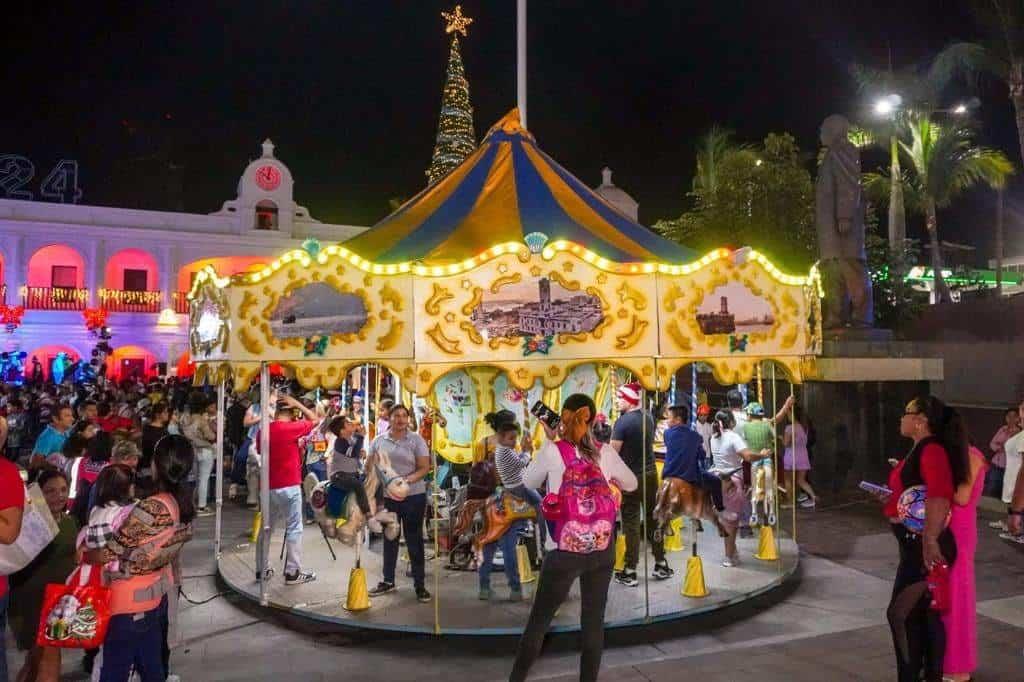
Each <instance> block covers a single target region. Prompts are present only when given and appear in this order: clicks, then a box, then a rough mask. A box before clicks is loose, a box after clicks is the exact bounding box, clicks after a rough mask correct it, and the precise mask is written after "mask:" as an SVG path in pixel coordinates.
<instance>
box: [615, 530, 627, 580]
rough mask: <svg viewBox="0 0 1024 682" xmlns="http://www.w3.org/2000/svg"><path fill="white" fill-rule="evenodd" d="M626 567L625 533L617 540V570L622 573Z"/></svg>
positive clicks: (620, 534)
mask: <svg viewBox="0 0 1024 682" xmlns="http://www.w3.org/2000/svg"><path fill="white" fill-rule="evenodd" d="M625 567H626V536H625V535H624V534H623V533H619V535H618V536H617V537H616V538H615V570H616V571H621V570H622V569H624V568H625Z"/></svg>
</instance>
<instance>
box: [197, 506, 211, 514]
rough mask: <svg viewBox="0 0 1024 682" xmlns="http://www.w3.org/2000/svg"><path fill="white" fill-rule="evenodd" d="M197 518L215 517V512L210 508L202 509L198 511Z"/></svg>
mask: <svg viewBox="0 0 1024 682" xmlns="http://www.w3.org/2000/svg"><path fill="white" fill-rule="evenodd" d="M196 516H213V510H212V509H210V508H209V507H200V508H199V509H196Z"/></svg>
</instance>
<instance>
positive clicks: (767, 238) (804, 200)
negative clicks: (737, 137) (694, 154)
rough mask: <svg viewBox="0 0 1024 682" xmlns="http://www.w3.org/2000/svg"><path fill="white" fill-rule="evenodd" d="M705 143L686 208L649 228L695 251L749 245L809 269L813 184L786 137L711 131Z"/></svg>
mask: <svg viewBox="0 0 1024 682" xmlns="http://www.w3.org/2000/svg"><path fill="white" fill-rule="evenodd" d="M723 133H724V134H723ZM710 142H714V144H703V145H701V149H700V151H699V152H698V164H697V174H696V176H695V179H694V184H693V190H692V191H691V192H690V193H689V194H688V197H689V200H690V202H691V205H692V208H691V209H690V210H688V211H686V212H685V213H683V214H682V215H681V216H680V217H679V218H676V219H674V220H661V221H658V222H657V223H656V224H655V229H657V230H658V231H659V232H661V233H662V234H663V235H665V236H666V237H668V238H670V239H675V240H677V241H679V242H681V243H683V244H685V245H686V246H689V247H691V248H694V249H697V250H698V251H706V250H710V249H713V248H715V247H719V246H723V245H729V246H733V247H741V246H751V247H753V248H755V249H757V250H758V251H761V252H762V253H764V254H766V255H767V256H768V257H769V258H771V259H772V260H773V261H774V262H776V263H778V264H779V265H780V266H783V267H785V268H787V269H789V270H793V271H800V270H805V269H806V268H808V267H809V266H810V264H811V263H812V262H813V261H814V260H815V258H816V256H815V254H816V252H817V248H816V238H815V232H814V184H813V182H812V180H811V174H810V172H808V170H807V168H806V163H805V157H804V155H803V154H802V153H801V151H800V148H799V147H798V146H797V144H796V140H795V139H794V138H793V136H792V135H789V134H788V133H781V134H776V133H772V134H769V135H768V136H767V137H766V138H765V140H764V143H763V144H761V145H760V146H757V147H754V146H740V145H735V144H733V143H732V141H731V135H730V134H729V133H728V132H727V131H721V130H720V129H713V131H712V133H711V134H709V135H708V136H707V137H706V138H705V143H710ZM712 171H713V172H712Z"/></svg>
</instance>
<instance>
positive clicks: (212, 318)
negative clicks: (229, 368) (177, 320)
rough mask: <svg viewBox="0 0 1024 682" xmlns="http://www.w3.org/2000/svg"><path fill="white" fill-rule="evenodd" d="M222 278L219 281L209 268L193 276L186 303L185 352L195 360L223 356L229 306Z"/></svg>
mask: <svg viewBox="0 0 1024 682" xmlns="http://www.w3.org/2000/svg"><path fill="white" fill-rule="evenodd" d="M224 284H226V280H219V278H218V277H217V275H216V273H214V272H213V270H212V269H211V270H204V271H201V272H200V274H199V275H198V276H197V277H196V284H195V286H194V287H193V290H192V300H191V301H190V302H189V334H188V341H189V352H190V354H191V356H192V357H193V358H195V359H196V360H217V359H223V358H226V357H227V355H228V345H229V343H230V337H231V307H230V304H229V301H228V295H227V290H226V289H224V288H223V285H224Z"/></svg>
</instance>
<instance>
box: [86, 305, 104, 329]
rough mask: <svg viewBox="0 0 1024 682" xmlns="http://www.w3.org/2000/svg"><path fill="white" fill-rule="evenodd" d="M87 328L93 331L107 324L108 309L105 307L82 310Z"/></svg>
mask: <svg viewBox="0 0 1024 682" xmlns="http://www.w3.org/2000/svg"><path fill="white" fill-rule="evenodd" d="M82 317H84V318H85V328H86V329H88V330H89V331H91V332H94V331H97V330H99V329H102V328H103V327H105V326H107V311H106V310H105V309H104V308H86V309H85V310H83V311H82Z"/></svg>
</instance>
